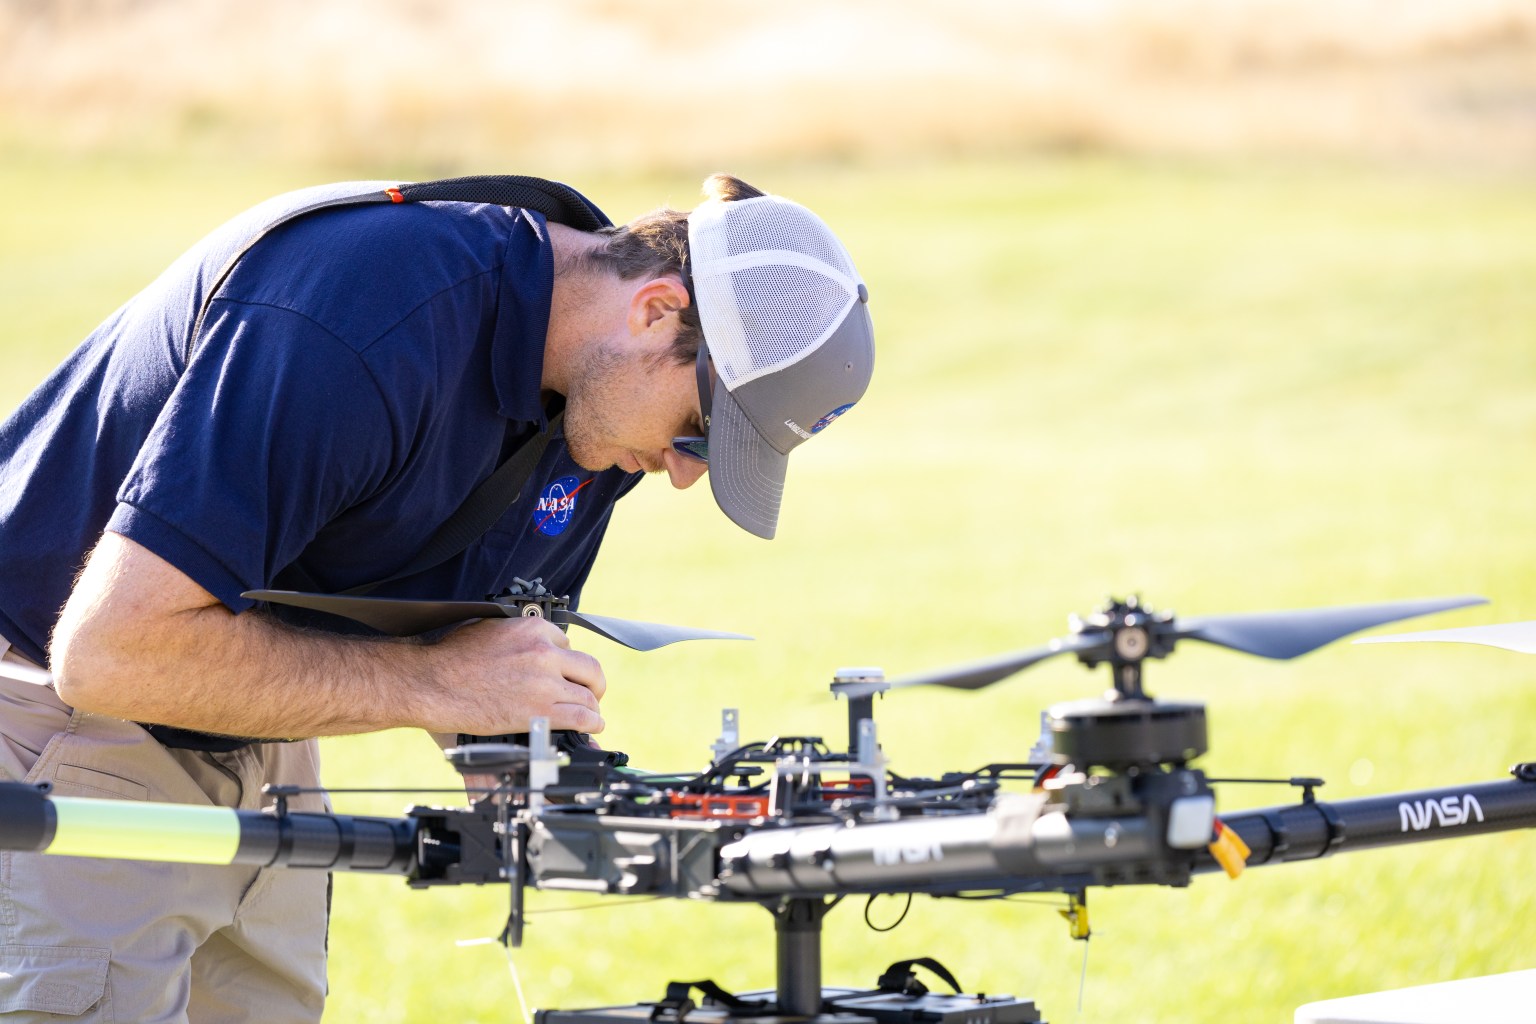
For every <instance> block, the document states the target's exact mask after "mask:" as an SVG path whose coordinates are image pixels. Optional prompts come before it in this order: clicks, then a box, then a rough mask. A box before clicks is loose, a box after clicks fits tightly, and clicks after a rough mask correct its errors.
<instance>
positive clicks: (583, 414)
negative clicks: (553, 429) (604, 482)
mask: <svg viewBox="0 0 1536 1024" xmlns="http://www.w3.org/2000/svg"><path fill="white" fill-rule="evenodd" d="M588 351H589V352H591V353H592V355H591V357H590V358H589V359H588V360H587V362H586V365H585V366H584V367H583V368H582V372H581V374H580V375H579V376H578V377H577V378H576V380H575V382H574V383H573V384H572V385H571V388H570V393H569V394H567V395H566V396H565V446H566V449H567V450H568V451H569V452H570V453H571V459H572V460H573V461H574V462H575V463H576V465H578V466H580V467H581V468H582V469H586V470H591V471H592V472H594V473H596V472H601V471H602V470H605V469H609V468H611V467H612V466H613V465H614V460H615V459H616V458H617V457H618V449H619V448H620V446H619V445H618V444H617V442H616V441H615V440H614V425H613V421H612V417H611V416H610V414H609V409H610V408H612V406H613V404H614V402H615V401H616V399H617V396H618V394H619V393H620V392H621V388H620V387H619V384H618V382H619V381H620V380H621V379H622V376H623V370H624V364H625V359H624V355H623V353H621V352H619V351H618V350H617V349H616V348H615V347H614V346H613V345H612V344H610V343H608V342H595V343H593V344H592V345H591V346H589V348H588ZM605 449H606V450H605Z"/></svg>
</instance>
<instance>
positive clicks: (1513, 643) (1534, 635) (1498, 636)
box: [1355, 622, 1536, 654]
mask: <svg viewBox="0 0 1536 1024" xmlns="http://www.w3.org/2000/svg"><path fill="white" fill-rule="evenodd" d="M1419 640H1432V641H1438V642H1440V643H1453V644H1482V645H1483V646H1485V647H1501V648H1503V649H1504V650H1506V651H1514V652H1515V653H1516V654H1536V622H1501V623H1498V624H1496V625H1491V626H1463V627H1462V628H1460V629H1432V630H1429V631H1427V632H1423V633H1394V634H1393V635H1391V636H1367V637H1361V638H1360V639H1359V640H1356V641H1355V643H1357V644H1400V643H1412V642H1414V641H1419Z"/></svg>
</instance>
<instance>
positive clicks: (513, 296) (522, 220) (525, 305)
mask: <svg viewBox="0 0 1536 1024" xmlns="http://www.w3.org/2000/svg"><path fill="white" fill-rule="evenodd" d="M518 212H519V213H520V214H521V216H519V217H518V218H517V219H516V221H515V222H514V224H513V227H512V230H511V232H510V233H509V234H508V236H507V245H506V252H505V258H504V259H503V261H502V268H501V287H500V289H499V290H498V294H497V301H496V323H495V327H494V328H493V334H492V339H493V340H492V342H491V379H492V383H493V386H494V387H495V389H496V402H497V406H498V410H499V411H500V413H501V415H503V416H505V417H506V418H507V419H509V420H520V421H522V422H524V423H532V424H536V425H537V426H539V427H540V428H543V427H544V425H545V417H544V404H543V402H542V401H540V398H539V391H540V380H541V379H542V377H543V373H544V342H545V339H546V337H547V335H548V333H549V308H550V303H551V301H552V299H553V296H554V283H555V258H554V251H553V250H552V249H551V248H550V244H549V232H548V231H547V229H546V228H545V224H544V217H543V216H542V215H541V214H537V213H534V212H532V211H531V210H520V211H518Z"/></svg>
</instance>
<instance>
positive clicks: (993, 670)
mask: <svg viewBox="0 0 1536 1024" xmlns="http://www.w3.org/2000/svg"><path fill="white" fill-rule="evenodd" d="M1104 641H1105V635H1104V633H1102V632H1100V631H1097V630H1096V631H1094V632H1092V633H1078V634H1074V635H1072V636H1068V637H1062V638H1061V639H1059V640H1052V641H1051V642H1050V643H1048V644H1046V645H1045V646H1043V647H1034V648H1031V649H1029V650H1027V651H1015V652H1014V653H1012V654H999V655H997V656H996V657H992V658H982V659H981V660H979V661H971V662H967V663H965V664H964V665H953V666H951V667H949V668H941V669H937V670H935V671H933V672H923V673H920V674H918V675H914V676H903V677H902V678H900V679H893V680H891V684H890V688H891V689H893V690H894V689H897V688H898V687H903V686H948V687H952V688H953V689H956V690H979V689H981V688H982V687H984V686H991V685H992V684H993V683H996V682H1000V681H1001V680H1004V679H1007V678H1008V677H1009V676H1011V675H1013V674H1014V673H1015V672H1022V671H1024V670H1025V669H1026V668H1029V667H1030V666H1031V665H1034V664H1036V663H1037V662H1041V661H1044V660H1045V659H1046V658H1054V657H1055V656H1056V655H1058V654H1070V653H1076V652H1077V651H1083V650H1087V649H1088V648H1090V647H1097V646H1098V645H1100V644H1102V643H1104Z"/></svg>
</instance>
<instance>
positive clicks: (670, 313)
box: [628, 275, 688, 341]
mask: <svg viewBox="0 0 1536 1024" xmlns="http://www.w3.org/2000/svg"><path fill="white" fill-rule="evenodd" d="M687 305H688V289H686V288H684V287H683V279H682V278H680V277H675V276H671V275H668V276H666V277H655V278H652V279H651V280H649V281H646V282H644V283H642V284H641V285H640V286H639V287H637V288H636V289H635V290H634V291H633V292H632V293H631V294H630V298H629V317H628V323H629V333H630V334H631V335H634V336H637V337H638V336H639V335H641V334H644V333H646V332H647V331H653V330H664V331H665V333H666V335H667V339H668V340H669V341H670V339H671V336H672V335H673V334H675V333H676V331H675V329H667V324H668V322H669V321H670V322H672V323H674V324H675V322H676V319H677V314H678V311H679V310H681V309H683V308H684V307H686V306H687Z"/></svg>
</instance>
